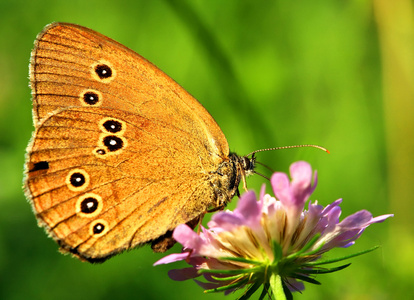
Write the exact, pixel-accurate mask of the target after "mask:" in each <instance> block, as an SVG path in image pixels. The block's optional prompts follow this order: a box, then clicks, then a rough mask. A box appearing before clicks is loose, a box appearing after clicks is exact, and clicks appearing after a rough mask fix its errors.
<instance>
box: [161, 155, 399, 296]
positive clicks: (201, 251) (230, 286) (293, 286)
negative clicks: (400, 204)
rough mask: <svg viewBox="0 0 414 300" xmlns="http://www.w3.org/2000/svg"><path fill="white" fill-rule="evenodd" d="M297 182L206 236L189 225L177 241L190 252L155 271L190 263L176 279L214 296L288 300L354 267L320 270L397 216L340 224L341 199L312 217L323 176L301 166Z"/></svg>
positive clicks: (278, 179)
mask: <svg viewBox="0 0 414 300" xmlns="http://www.w3.org/2000/svg"><path fill="white" fill-rule="evenodd" d="M290 175H291V180H289V177H288V176H287V175H286V174H284V173H275V174H273V176H272V178H271V184H272V188H273V192H274V195H275V197H272V196H270V195H268V194H265V193H264V188H262V191H261V194H260V199H259V200H257V198H256V195H255V193H254V192H253V191H248V192H246V193H245V194H244V195H242V197H241V198H240V200H239V202H238V205H237V208H236V209H235V210H234V211H229V210H227V211H222V212H218V213H216V214H215V215H213V217H212V219H211V221H210V222H209V223H208V227H209V228H208V229H206V228H204V227H201V232H200V233H199V234H197V233H195V232H194V231H193V230H192V229H191V228H190V227H188V226H187V225H184V224H183V225H180V226H178V227H177V228H176V229H175V230H174V233H173V237H174V239H175V240H176V241H177V242H179V243H181V244H182V245H183V246H184V248H183V252H182V253H177V254H171V255H168V256H166V257H164V258H162V259H161V260H159V261H158V262H156V263H155V264H156V265H157V264H164V263H171V262H175V261H179V260H186V261H187V262H188V263H189V264H190V265H191V267H189V268H184V269H176V270H171V271H170V272H169V276H170V277H171V278H172V279H174V280H186V279H194V278H196V277H198V276H200V275H203V276H204V278H205V281H198V280H196V282H197V283H198V284H199V285H201V286H202V287H203V288H205V289H206V290H207V292H216V291H225V292H226V293H229V292H231V291H233V290H236V289H240V288H242V287H244V286H248V290H247V292H246V294H245V297H248V296H249V295H251V294H252V293H253V292H255V291H256V290H257V289H258V288H259V287H260V286H261V285H262V284H263V285H264V289H263V293H266V292H268V291H270V290H271V291H272V292H273V293H274V294H275V295H276V296H277V298H278V299H280V298H281V299H283V298H284V295H285V293H290V291H298V290H303V289H304V285H303V281H305V282H310V283H316V284H319V282H317V281H316V280H315V279H313V276H314V275H315V274H321V273H329V272H333V271H337V270H340V269H343V268H345V267H347V266H348V265H349V264H347V265H343V266H340V267H336V268H331V269H328V268H322V267H320V265H322V264H326V263H327V262H326V261H325V262H319V259H320V258H321V255H322V254H323V253H325V252H326V251H329V250H330V249H332V248H335V247H348V246H350V245H352V244H354V243H355V240H356V239H358V238H359V237H360V236H361V234H362V232H363V231H364V230H365V228H366V227H368V226H369V225H371V224H373V223H380V222H382V221H384V220H385V219H387V218H388V217H390V216H392V215H383V216H379V217H375V218H374V217H372V214H371V213H370V212H368V211H366V210H362V211H359V212H357V213H355V214H353V215H351V216H348V217H347V218H345V219H344V220H342V221H341V222H339V216H340V214H341V208H340V207H339V204H340V203H341V202H342V200H341V199H338V200H336V201H334V202H333V203H332V204H330V205H328V206H326V207H323V206H321V205H319V204H318V203H317V201H315V202H314V203H311V202H309V203H308V208H307V210H306V209H304V208H305V204H306V202H307V201H308V199H309V197H310V195H311V194H312V192H313V191H314V189H315V187H316V183H317V174H316V172H314V173H313V174H312V169H311V167H310V165H309V164H308V163H306V162H301V161H300V162H296V163H294V164H292V165H291V167H290ZM312 175H313V176H312ZM312 179H313V180H312ZM312 181H313V183H312ZM365 252H367V251H365ZM359 254H361V253H359ZM351 256H355V255H351ZM349 257H350V256H348V257H347V258H349ZM340 260H342V259H337V260H331V261H329V262H337V261H340Z"/></svg>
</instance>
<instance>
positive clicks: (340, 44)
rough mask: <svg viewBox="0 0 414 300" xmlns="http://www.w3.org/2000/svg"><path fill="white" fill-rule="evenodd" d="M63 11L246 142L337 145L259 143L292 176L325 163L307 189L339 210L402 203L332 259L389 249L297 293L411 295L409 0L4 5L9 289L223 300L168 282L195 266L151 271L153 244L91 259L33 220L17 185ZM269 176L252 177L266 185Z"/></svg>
mask: <svg viewBox="0 0 414 300" xmlns="http://www.w3.org/2000/svg"><path fill="white" fill-rule="evenodd" d="M53 21H63V22H72V23H78V24H80V25H84V26H87V27H90V28H92V29H94V30H97V31H99V32H101V33H103V34H105V35H107V36H109V37H111V38H113V39H115V40H117V41H119V42H121V43H123V44H125V45H126V46H128V47H129V48H131V49H133V50H135V51H136V52H138V53H140V54H141V55H143V56H144V57H146V58H147V59H148V60H150V61H152V62H153V63H155V64H156V65H157V66H159V67H160V68H161V69H162V70H164V71H165V72H166V73H167V74H169V75H170V76H171V77H172V78H174V79H175V80H176V81H177V82H178V83H180V84H181V85H182V86H183V87H184V88H185V89H186V90H188V91H189V92H190V93H191V94H193V95H194V96H195V97H196V98H197V99H198V100H199V101H200V102H201V103H202V104H203V105H204V106H205V107H206V108H207V109H208V110H209V111H210V113H211V114H212V115H213V117H214V118H215V119H216V121H217V122H218V123H219V125H220V126H221V128H222V129H223V132H224V133H225V135H226V136H227V139H228V142H229V145H230V148H231V150H232V151H237V153H238V154H247V153H249V152H250V151H253V150H255V149H260V148H266V147H273V146H284V145H294V144H307V143H316V144H319V145H322V146H325V147H327V148H328V149H329V150H330V151H331V153H332V154H330V155H328V154H326V153H324V152H323V151H319V150H316V149H306V148H304V149H294V150H280V151H273V152H267V153H260V154H259V155H258V159H259V160H260V161H261V162H263V163H265V164H267V165H269V166H271V167H272V168H273V169H276V170H279V171H284V172H286V171H287V170H288V167H289V165H290V164H291V163H292V162H294V161H296V160H307V161H309V162H310V163H311V164H312V166H313V167H314V168H315V169H317V170H318V174H319V186H318V188H317V189H316V192H315V194H314V195H313V196H312V200H315V199H317V200H318V201H319V202H320V203H321V204H323V205H327V204H328V203H331V202H332V201H334V200H336V199H337V198H340V197H342V198H343V199H344V202H343V204H342V208H343V217H344V216H347V215H349V214H351V213H353V212H355V211H357V210H360V209H368V210H370V211H371V212H372V213H373V215H374V216H377V215H381V214H386V213H394V214H395V217H394V218H392V219H389V220H387V221H386V222H384V223H382V224H376V225H373V226H372V227H370V228H368V229H367V230H366V232H365V233H364V234H363V236H362V238H361V239H360V240H358V241H357V244H356V245H355V246H353V247H351V248H348V249H346V250H345V251H344V250H342V249H339V250H338V251H334V252H333V253H331V254H329V257H336V256H340V255H342V254H345V253H350V252H357V251H360V250H363V249H366V248H370V247H371V246H374V245H382V247H381V248H380V249H378V250H376V251H375V252H373V253H370V254H368V255H365V256H362V257H358V258H356V259H353V260H352V265H351V266H350V267H349V268H347V269H345V270H343V271H341V272H338V273H335V274H329V275H324V276H319V277H317V278H316V279H317V280H319V281H321V282H322V286H311V285H306V290H305V291H304V292H303V294H296V295H295V299H413V297H414V291H413V287H412V281H413V279H414V264H413V253H414V239H413V237H414V225H413V221H412V219H413V218H412V216H411V212H412V208H411V206H410V204H411V203H412V199H413V192H414V189H413V183H412V181H413V179H414V171H413V170H414V158H413V156H414V138H413V132H414V120H413V119H414V91H413V90H414V84H413V83H414V82H413V80H414V79H413V78H414V51H413V50H414V38H413V37H414V34H413V31H414V25H413V24H414V23H413V2H411V1H403V0H401V1H388V0H381V1H380V0H378V1H363V0H354V1H351V0H349V1H343V0H333V1H323V0H316V1H263V0H258V1H236V0H228V1H223V0H209V1H201V0H197V1H189V0H186V1H176V0H155V1H147V0H135V1H126V0H121V1H106V0H99V1H88V0H82V1H79V0H74V1H56V0H53V1H52V0H50V1H45V0H43V1H28V0H17V1H5V0H2V1H0V37H1V40H2V41H1V43H0V71H1V75H0V78H1V80H0V166H1V169H2V170H3V172H0V299H61V300H65V299H75V298H78V299H91V300H92V299H192V298H194V297H197V298H199V299H219V298H223V297H224V296H223V295H222V294H214V295H203V294H202V289H201V288H199V287H198V286H197V285H196V284H195V283H194V282H192V281H185V282H174V281H172V280H170V279H169V278H168V276H167V271H168V270H169V269H171V268H179V267H183V266H185V264H179V263H176V264H174V265H166V266H158V267H153V266H152V264H153V263H154V262H155V261H156V260H158V259H159V258H161V257H162V255H159V254H154V253H152V252H151V250H150V248H149V247H143V248H140V249H137V250H134V251H130V252H128V253H124V254H122V255H119V256H116V257H114V258H112V259H110V260H109V261H107V262H105V263H104V264H100V265H91V264H88V263H82V262H80V261H78V260H76V259H74V258H71V257H69V256H63V255H61V254H59V253H58V251H57V245H56V244H55V243H54V242H53V241H52V240H51V239H49V238H47V237H46V235H45V233H44V232H43V230H42V229H40V228H38V227H37V225H36V221H35V218H34V216H33V214H32V211H31V207H30V205H29V203H27V201H26V199H25V197H24V195H23V192H22V188H21V186H22V173H23V163H24V153H25V148H26V145H27V142H28V141H29V138H30V136H31V132H32V130H33V126H32V117H31V101H30V90H29V88H28V78H27V77H28V64H29V56H30V51H31V49H32V46H33V41H34V39H35V37H36V35H37V33H39V32H40V31H41V30H42V28H43V27H44V26H45V25H46V24H48V23H51V22H53ZM259 171H261V170H260V169H259ZM262 172H266V170H262ZM263 182H265V181H264V180H263V179H262V178H260V177H259V176H255V177H251V178H249V179H248V185H249V187H250V188H254V189H256V190H257V191H258V189H259V187H260V185H261V184H262V183H263ZM268 191H270V189H268ZM236 202H237V201H236V199H235V200H234V201H233V203H232V204H231V205H230V208H233V207H234V205H235V203H236ZM178 251H180V247H179V246H176V247H175V248H174V249H173V250H172V251H171V252H178ZM237 295H240V293H238V294H237ZM228 298H229V299H233V298H235V296H234V295H233V296H228Z"/></svg>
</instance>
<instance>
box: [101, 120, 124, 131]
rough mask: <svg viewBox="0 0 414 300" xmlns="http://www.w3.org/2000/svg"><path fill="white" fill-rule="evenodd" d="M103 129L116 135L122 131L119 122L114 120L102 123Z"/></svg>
mask: <svg viewBox="0 0 414 300" xmlns="http://www.w3.org/2000/svg"><path fill="white" fill-rule="evenodd" d="M103 127H105V129H106V130H107V131H109V132H112V133H116V132H119V131H121V130H122V124H121V122H118V121H116V120H108V121H105V123H103Z"/></svg>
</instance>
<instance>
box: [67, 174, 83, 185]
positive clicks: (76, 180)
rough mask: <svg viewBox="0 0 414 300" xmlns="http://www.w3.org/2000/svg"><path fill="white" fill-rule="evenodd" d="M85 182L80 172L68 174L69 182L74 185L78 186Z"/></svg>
mask: <svg viewBox="0 0 414 300" xmlns="http://www.w3.org/2000/svg"><path fill="white" fill-rule="evenodd" d="M85 182H86V179H85V176H84V175H83V174H82V173H79V172H75V173H73V174H72V175H71V176H70V184H71V185H73V186H74V187H80V186H82V185H84V184H85Z"/></svg>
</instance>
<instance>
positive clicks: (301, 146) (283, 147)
mask: <svg viewBox="0 0 414 300" xmlns="http://www.w3.org/2000/svg"><path fill="white" fill-rule="evenodd" d="M304 147H311V148H316V149H320V150H323V151H325V152H326V153H330V152H329V150H328V149H326V148H324V147H322V146H318V145H293V146H282V147H274V148H266V149H259V150H256V151H253V152H251V153H249V154H247V155H246V156H250V155H254V154H255V153H258V152H264V151H273V150H282V149H292V148H304ZM256 163H257V162H256Z"/></svg>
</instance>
